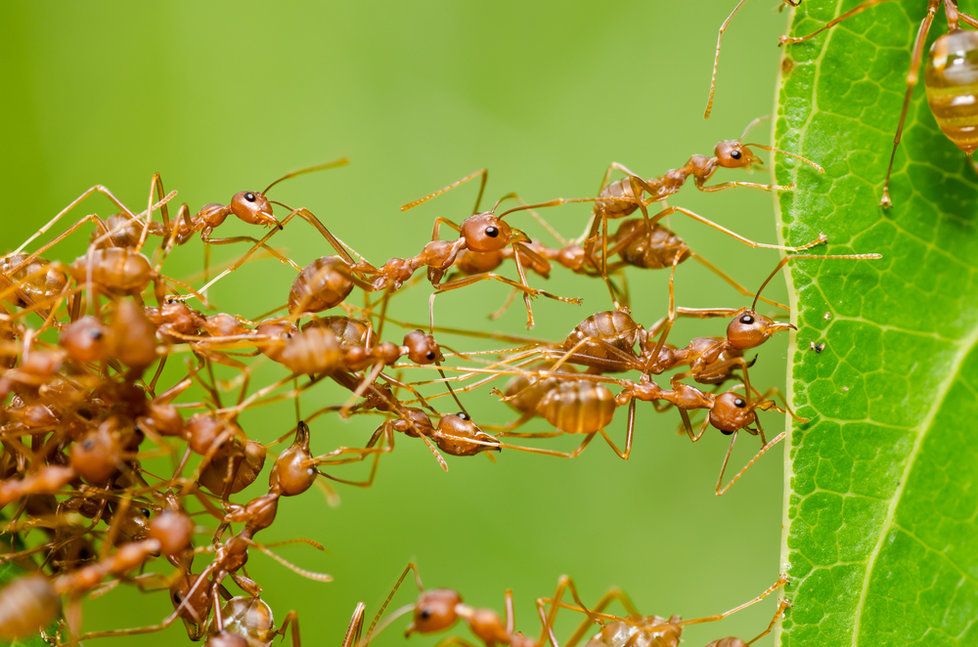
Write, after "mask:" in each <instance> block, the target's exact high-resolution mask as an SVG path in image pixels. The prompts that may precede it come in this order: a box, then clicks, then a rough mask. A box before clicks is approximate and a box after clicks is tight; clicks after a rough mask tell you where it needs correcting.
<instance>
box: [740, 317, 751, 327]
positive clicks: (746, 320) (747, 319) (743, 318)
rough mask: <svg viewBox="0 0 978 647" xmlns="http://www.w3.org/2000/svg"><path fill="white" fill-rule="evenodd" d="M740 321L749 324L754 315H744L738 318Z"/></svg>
mask: <svg viewBox="0 0 978 647" xmlns="http://www.w3.org/2000/svg"><path fill="white" fill-rule="evenodd" d="M740 323H742V324H747V325H750V324H752V323H754V317H753V316H752V315H744V316H743V317H741V318H740Z"/></svg>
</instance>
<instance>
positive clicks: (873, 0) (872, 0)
mask: <svg viewBox="0 0 978 647" xmlns="http://www.w3.org/2000/svg"><path fill="white" fill-rule="evenodd" d="M884 2H888V0H866V1H865V2H862V3H860V4H858V5H856V6H855V7H853V8H852V9H850V10H849V11H846V12H845V13H843V14H840V15H838V16H836V17H835V18H833V19H832V20H830V21H828V22H827V23H825V24H824V25H822V26H821V27H819V28H818V29H816V30H815V31H813V32H812V33H810V34H805V35H804V36H782V37H781V38H779V39H778V45H795V44H797V43H801V42H804V41H806V40H810V39H812V38H814V37H816V36H818V35H819V34H821V33H822V32H824V31H828V30H829V29H832V28H833V27H835V26H836V25H838V24H839V23H840V22H842V21H844V20H848V19H849V18H852V17H853V16H856V15H858V14H861V13H862V12H864V11H866V10H867V9H870V8H872V7H875V6H876V5H878V4H883V3H884ZM938 2H940V0H930V4H931V5H936V4H937V3H938Z"/></svg>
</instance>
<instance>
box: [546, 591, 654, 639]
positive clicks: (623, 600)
mask: <svg viewBox="0 0 978 647" xmlns="http://www.w3.org/2000/svg"><path fill="white" fill-rule="evenodd" d="M575 599H576V600H577V603H578V606H576V607H574V606H571V605H569V604H567V603H564V602H561V603H560V606H561V607H563V608H565V609H571V610H572V611H577V612H580V613H585V614H587V616H588V617H587V618H586V619H585V620H583V621H582V622H581V624H580V625H578V627H577V629H576V630H575V631H574V633H573V634H571V637H570V638H568V639H567V642H566V643H564V644H565V646H566V647H572V646H573V645H576V644H577V641H579V640H580V639H581V638H582V637H583V635H584V634H585V633H586V632H587V631H588V628H589V627H591V626H592V625H594V624H600V623H601V621H602V620H603V621H605V622H607V621H614V620H621V617H619V616H615V615H611V614H608V613H605V612H604V611H605V609H607V608H608V607H609V606H611V604H612V603H613V602H618V603H619V604H621V606H622V607H624V609H625V612H626V613H627V614H628V617H630V618H640V617H641V615H642V614H641V613H639V610H638V609H637V608H636V607H635V604H634V603H633V602H632V599H631V598H630V597H629V596H628V594H627V593H625V592H624V591H623V590H621V589H620V588H618V587H614V588H612V589H609V590H608V591H606V592H605V594H604V595H602V596H601V598H600V599H599V600H598V601H597V603H596V604H595V605H594V607H592V608H591V609H588V608H587V607H586V606H585V605H584V604H583V603H581V602H580V599H579V598H578V597H577V596H575Z"/></svg>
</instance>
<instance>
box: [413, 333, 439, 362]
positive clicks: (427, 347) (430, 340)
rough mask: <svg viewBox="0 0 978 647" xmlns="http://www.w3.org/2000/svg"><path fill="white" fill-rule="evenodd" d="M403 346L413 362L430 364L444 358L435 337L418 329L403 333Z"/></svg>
mask: <svg viewBox="0 0 978 647" xmlns="http://www.w3.org/2000/svg"><path fill="white" fill-rule="evenodd" d="M404 346H405V348H407V356H408V359H410V360H411V361H412V362H414V363H415V364H432V363H434V362H440V361H442V360H444V359H445V358H444V357H443V356H442V354H441V348H440V347H439V346H438V342H436V341H435V338H434V337H432V336H431V335H429V334H426V333H424V332H422V331H420V330H412V331H411V332H409V333H408V334H406V335H404Z"/></svg>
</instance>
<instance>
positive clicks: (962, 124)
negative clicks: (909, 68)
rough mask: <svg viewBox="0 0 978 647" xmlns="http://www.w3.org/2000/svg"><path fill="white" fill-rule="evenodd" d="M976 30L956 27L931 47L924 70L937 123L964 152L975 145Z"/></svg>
mask: <svg viewBox="0 0 978 647" xmlns="http://www.w3.org/2000/svg"><path fill="white" fill-rule="evenodd" d="M976 55H978V32H975V31H970V30H955V31H951V32H948V33H947V34H944V35H942V36H940V37H939V38H938V39H937V40H936V41H934V44H933V45H932V46H931V48H930V56H928V57H927V67H926V70H925V72H924V86H925V88H926V90H927V103H929V104H930V109H931V112H933V113H934V119H936V120H937V125H938V126H940V127H941V130H942V131H944V134H945V135H947V137H948V139H950V140H951V141H952V142H954V144H955V146H957V147H958V148H960V149H961V150H962V151H964V152H965V154H967V155H971V154H972V153H973V152H975V150H976V149H978V64H976V61H975V57H976Z"/></svg>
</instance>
